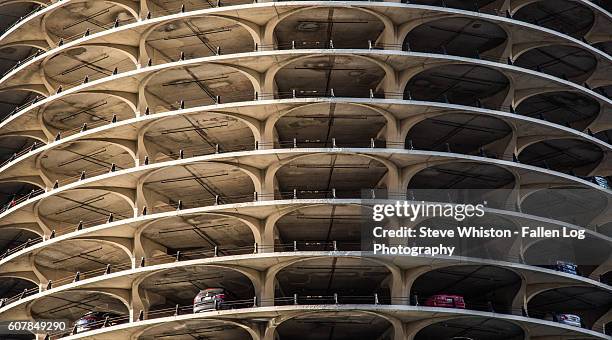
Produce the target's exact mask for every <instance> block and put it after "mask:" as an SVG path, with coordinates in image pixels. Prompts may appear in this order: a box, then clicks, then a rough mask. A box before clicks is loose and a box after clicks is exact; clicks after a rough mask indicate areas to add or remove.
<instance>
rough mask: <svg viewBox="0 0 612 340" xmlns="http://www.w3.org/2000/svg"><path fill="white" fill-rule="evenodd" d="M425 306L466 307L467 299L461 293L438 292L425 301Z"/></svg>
mask: <svg viewBox="0 0 612 340" xmlns="http://www.w3.org/2000/svg"><path fill="white" fill-rule="evenodd" d="M425 306H429V307H445V308H459V309H465V301H464V300H463V296H461V295H449V294H436V295H432V296H430V297H429V299H427V301H425Z"/></svg>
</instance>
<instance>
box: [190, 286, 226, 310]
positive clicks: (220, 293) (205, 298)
mask: <svg viewBox="0 0 612 340" xmlns="http://www.w3.org/2000/svg"><path fill="white" fill-rule="evenodd" d="M224 303H225V289H223V288H208V289H204V290H201V291H200V292H199V293H198V295H196V297H195V298H194V299H193V312H194V313H201V312H205V311H209V310H215V309H221V308H222V307H223V304H224Z"/></svg>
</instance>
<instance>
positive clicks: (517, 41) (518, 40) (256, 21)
mask: <svg viewBox="0 0 612 340" xmlns="http://www.w3.org/2000/svg"><path fill="white" fill-rule="evenodd" d="M260 5H262V6H263V7H266V4H260ZM291 5H292V4H291V3H283V4H282V6H283V7H284V6H291ZM389 5H392V4H380V3H379V4H377V5H373V4H370V6H375V8H374V9H373V10H374V11H377V8H376V6H389ZM293 6H295V5H293ZM357 6H363V3H357ZM409 7H410V6H409ZM432 8H433V9H434V10H436V11H438V10H441V11H442V13H444V12H445V11H449V10H448V9H443V8H436V7H432ZM378 10H379V11H382V9H378ZM403 10H411V11H418V10H422V9H420V8H418V9H414V8H408V9H406V8H401V7H400V8H399V9H398V11H403ZM217 11H221V12H222V11H223V8H218V9H215V10H213V11H208V12H210V13H211V14H213V15H214V14H215V13H216V12H217ZM241 11H243V12H245V15H244V16H242V15H241V19H240V20H236V19H234V20H235V22H236V23H237V24H238V25H242V24H243V23H244V21H241V20H247V21H246V22H249V21H248V20H249V19H252V20H254V21H253V22H251V23H250V25H251V26H252V25H258V24H259V25H261V24H262V23H261V20H260V19H254V18H251V17H249V16H248V15H246V13H248V11H249V9H245V8H241ZM295 11H297V12H300V11H302V7H298V8H296V9H295ZM202 13H207V12H206V11H204V12H202V11H194V12H187V13H183V14H181V15H179V16H178V17H181V16H186V17H189V16H194V17H197V16H201V15H202ZM461 14H462V15H466V16H468V17H469V16H470V12H463V13H461ZM259 15H261V13H259ZM377 15H378V16H380V15H381V14H377ZM382 15H383V16H384V15H389V16H390V17H391V21H394V22H399V25H401V22H402V20H401V19H399V18H397V17H395V16H393V15H391V14H389V12H386V13H385V14H382ZM417 16H418V15H417ZM175 17H176V16H170V17H168V19H169V20H175V19H174V18H175ZM225 17H226V18H231V17H232V14H229V15H225ZM291 17H292V16H291V15H289V18H291ZM265 20H269V18H268V19H265ZM398 20H399V21H398ZM428 20H430V19H427V20H425V21H428ZM500 20H502V19H501V18H500ZM503 20H507V19H503ZM160 21H161V20H159V19H155V20H151V21H150V22H149V21H143V22H139V23H137V25H136V26H138V25H144V26H146V27H143V28H142V30H141V31H140V32H141V33H140V34H144V33H145V31H146V30H150V29H149V28H148V26H150V25H159V22H160ZM279 22H283V21H282V20H281V21H279V20H276V21H275V20H272V21H271V22H270V21H269V22H268V25H267V26H272V27H270V28H268V30H270V31H272V32H273V30H274V27H275V26H276V25H278V24H279ZM492 22H495V20H493V21H492ZM502 24H503V23H502ZM404 26H405V25H404ZM512 26H515V25H511V26H510V27H504V29H506V30H510V31H512V30H513V29H516V28H513V27H512ZM137 28H138V27H137ZM245 28H247V29H251V28H250V27H249V26H248V25H246V26H245ZM119 29H121V28H119ZM408 29H409V30H410V29H412V27H410V28H408ZM523 29H524V28H523ZM143 30H144V31H143ZM125 33H128V34H125ZM129 34H133V32H132V31H131V30H130V31H128V32H124V33H122V38H121V39H122V41H124V42H123V45H122V46H127V45H132V46H133V47H132V48H138V47H139V43H138V41H139V39H138V38H136V37H135V38H133V39H132V40H133V42H131V43H128V42H126V41H125V40H126V39H130V38H129ZM402 36H404V34H402ZM528 38H529V40H530V41H531V39H533V35H529V36H528ZM101 39H102V40H101V42H100V43H98V44H102V45H105V46H108V43H106V41H107V39H106V38H101ZM267 39H270V38H267ZM402 39H403V38H402ZM521 39H527V37H522V38H521V37H520V34H514V37H513V42H515V44H516V45H521ZM256 40H262V38H258V39H256ZM263 40H265V38H264V39H263ZM549 40H550V39H542V41H549ZM108 41H111V40H108ZM114 41H116V39H114ZM401 43H402V42H401V41H400V42H396V44H400V45H401ZM551 43H553V44H554V42H551ZM551 43H547V45H548V44H551ZM564 43H567V40H566V41H564ZM88 44H93V45H95V44H96V43H95V42H93V41H92V42H90V43H88ZM260 44H262V43H260ZM523 45H525V44H523ZM583 45H585V46H583V47H586V48H589V47H588V45H586V44H583ZM65 46H67V45H65ZM111 46H112V45H111ZM64 48H66V47H64ZM523 48H525V47H523ZM529 48H533V47H532V46H529V47H528V49H529ZM595 51H597V50H595ZM515 53H517V56H518V53H520V50H519V51H517V52H515ZM596 53H597V52H596ZM134 55H136V54H134ZM43 57H44V56H43ZM600 57H601V56H600ZM135 58H137V56H136V57H135ZM45 59H46V58H45ZM604 59H605V57H604ZM608 62H609V61H608ZM139 63H140V64H141V65H142V64H143V63H146V58H145V60H144V62H143V61H142V60H141V61H140V62H139ZM591 85H592V86H593V87H597V86H599V85H595V83H592V84H591Z"/></svg>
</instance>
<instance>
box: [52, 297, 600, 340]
mask: <svg viewBox="0 0 612 340" xmlns="http://www.w3.org/2000/svg"><path fill="white" fill-rule="evenodd" d="M429 301H431V300H429V299H428V298H425V299H424V298H419V297H418V296H417V295H411V296H389V295H388V294H387V293H384V292H383V293H378V292H373V293H371V294H368V295H349V294H342V293H328V294H324V295H306V294H293V295H290V296H282V297H275V298H271V299H258V298H257V296H254V297H252V298H235V299H231V300H225V301H215V302H214V303H211V304H210V306H209V308H206V309H204V310H202V311H201V312H200V311H199V310H197V309H196V308H199V307H201V306H200V305H195V304H189V305H181V304H176V305H175V306H171V307H167V306H162V307H159V308H153V309H150V310H148V311H144V310H140V311H139V313H138V314H137V316H135V317H134V320H131V319H130V315H129V314H127V313H117V316H113V317H107V318H105V319H103V320H98V321H94V322H88V323H87V330H85V331H82V332H81V333H79V332H78V328H77V326H76V324H74V325H73V327H72V330H68V331H60V332H53V333H49V334H47V337H46V339H59V338H61V337H65V336H68V335H75V334H86V333H87V332H89V331H91V330H95V329H101V328H108V327H112V326H115V325H121V324H126V323H131V322H139V321H145V320H155V319H160V318H166V317H174V316H179V315H191V314H199V313H203V312H208V311H222V310H239V309H245V308H252V309H257V308H258V307H265V306H330V307H332V306H333V307H339V306H347V307H350V306H360V307H362V308H366V309H367V308H376V307H377V306H380V305H384V306H398V307H400V306H412V307H416V308H419V307H420V308H419V309H420V310H421V311H422V312H426V311H427V308H436V306H433V305H432V304H433V302H429ZM437 308H442V309H448V312H449V313H452V312H458V311H468V312H469V311H479V312H489V313H495V314H501V315H515V316H522V317H526V318H531V319H544V320H547V318H546V317H547V316H549V315H551V316H552V317H551V318H550V319H554V315H556V312H555V311H551V310H544V309H540V310H538V309H529V310H526V309H523V308H518V309H517V308H501V309H499V310H497V308H496V307H495V304H494V303H493V302H492V301H482V300H481V299H468V300H465V305H461V306H460V305H457V304H455V305H448V306H444V307H437ZM436 312H437V313H439V312H438V311H436ZM456 317H457V318H459V317H461V314H460V315H457V316H456ZM548 321H551V320H548ZM574 327H575V326H574ZM576 328H577V330H579V328H583V327H576ZM590 330H592V331H596V332H600V333H605V330H606V329H605V324H604V323H603V322H599V323H596V324H594V325H592V327H591V328H590Z"/></svg>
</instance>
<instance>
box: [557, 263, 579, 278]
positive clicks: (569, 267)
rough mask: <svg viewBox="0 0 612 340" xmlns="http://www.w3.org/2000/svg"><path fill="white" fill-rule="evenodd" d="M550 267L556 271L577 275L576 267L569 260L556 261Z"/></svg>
mask: <svg viewBox="0 0 612 340" xmlns="http://www.w3.org/2000/svg"><path fill="white" fill-rule="evenodd" d="M552 267H553V269H554V270H556V271H558V272H563V273H568V274H573V275H578V267H577V266H576V265H575V264H573V263H571V262H565V261H557V263H556V264H554V265H553V266H552Z"/></svg>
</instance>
